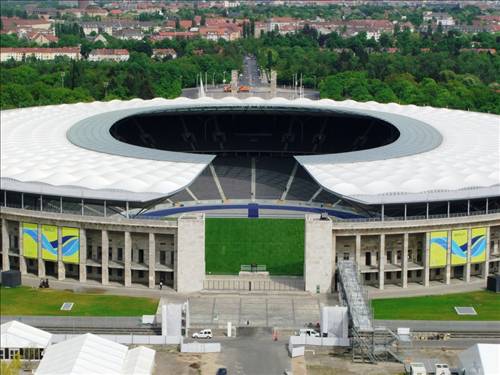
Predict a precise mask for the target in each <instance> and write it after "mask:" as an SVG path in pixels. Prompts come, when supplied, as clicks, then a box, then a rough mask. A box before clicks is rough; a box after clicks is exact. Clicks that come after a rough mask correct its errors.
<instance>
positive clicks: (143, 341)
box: [52, 334, 182, 345]
mask: <svg viewBox="0 0 500 375" xmlns="http://www.w3.org/2000/svg"><path fill="white" fill-rule="evenodd" d="M75 336H80V335H66V334H55V335H52V343H54V344H55V343H58V342H61V341H66V340H69V339H71V338H73V337H75ZM98 336H100V337H102V338H104V339H107V340H110V341H114V342H117V343H119V344H125V345H132V344H135V345H148V344H149V345H178V344H180V343H181V339H182V338H181V336H158V335H98Z"/></svg>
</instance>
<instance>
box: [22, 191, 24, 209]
mask: <svg viewBox="0 0 500 375" xmlns="http://www.w3.org/2000/svg"><path fill="white" fill-rule="evenodd" d="M21 208H22V209H23V210H24V193H21Z"/></svg>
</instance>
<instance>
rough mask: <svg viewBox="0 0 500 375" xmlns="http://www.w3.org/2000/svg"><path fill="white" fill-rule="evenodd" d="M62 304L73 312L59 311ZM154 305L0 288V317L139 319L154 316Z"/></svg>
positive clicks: (147, 300)
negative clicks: (54, 316) (120, 317)
mask: <svg viewBox="0 0 500 375" xmlns="http://www.w3.org/2000/svg"><path fill="white" fill-rule="evenodd" d="M64 302H73V303H74V306H73V309H72V310H71V311H61V310H60V308H61V305H62V304H63V303H64ZM157 305H158V300H157V299H155V298H140V297H122V296H111V295H106V294H83V293H82V294H80V293H73V292H71V291H66V290H52V289H33V288H30V287H18V288H0V315H61V316H140V315H144V314H145V315H149V314H155V313H156V308H157Z"/></svg>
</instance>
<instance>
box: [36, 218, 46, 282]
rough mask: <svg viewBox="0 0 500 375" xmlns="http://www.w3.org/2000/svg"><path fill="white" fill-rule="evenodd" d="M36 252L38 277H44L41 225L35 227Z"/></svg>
mask: <svg viewBox="0 0 500 375" xmlns="http://www.w3.org/2000/svg"><path fill="white" fill-rule="evenodd" d="M37 233H38V236H37V247H38V249H37V254H38V277H45V261H44V260H43V258H42V226H41V225H40V224H38V228H37Z"/></svg>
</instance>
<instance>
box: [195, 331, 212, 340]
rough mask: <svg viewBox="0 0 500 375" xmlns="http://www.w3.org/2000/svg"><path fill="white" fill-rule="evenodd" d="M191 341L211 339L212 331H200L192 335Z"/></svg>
mask: <svg viewBox="0 0 500 375" xmlns="http://www.w3.org/2000/svg"><path fill="white" fill-rule="evenodd" d="M192 337H193V339H211V338H212V330H211V329H202V330H201V331H200V332H195V333H193V336H192Z"/></svg>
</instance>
